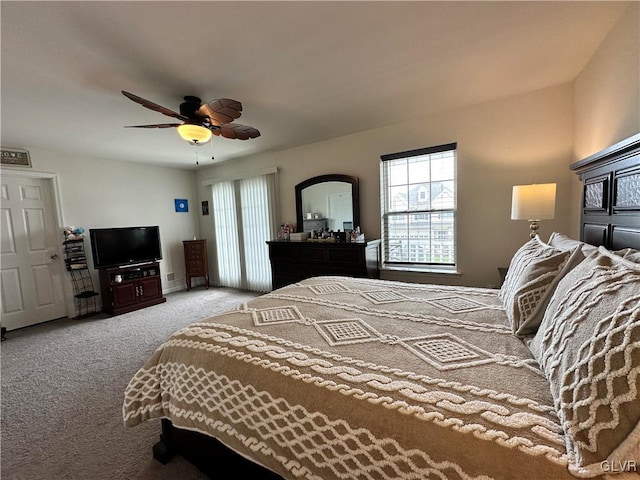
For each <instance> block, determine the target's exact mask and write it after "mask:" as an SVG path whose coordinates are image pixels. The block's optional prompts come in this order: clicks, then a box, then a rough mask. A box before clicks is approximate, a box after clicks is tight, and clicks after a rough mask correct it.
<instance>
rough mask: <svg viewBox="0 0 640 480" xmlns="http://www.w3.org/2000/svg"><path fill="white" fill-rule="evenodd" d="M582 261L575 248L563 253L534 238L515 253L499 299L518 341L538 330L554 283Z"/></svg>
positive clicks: (536, 237) (578, 250)
mask: <svg viewBox="0 0 640 480" xmlns="http://www.w3.org/2000/svg"><path fill="white" fill-rule="evenodd" d="M583 258H584V256H583V255H582V253H581V252H580V249H579V248H578V247H576V248H574V249H573V250H568V251H562V250H559V249H556V248H553V247H550V246H549V245H547V244H545V243H543V242H542V240H540V238H538V236H535V237H534V238H532V239H531V240H529V241H528V242H527V243H525V244H524V245H523V246H522V247H520V249H519V250H518V251H517V252H516V253H515V255H514V256H513V258H512V259H511V263H510V264H509V269H508V270H507V275H506V277H505V279H504V283H503V284H502V287H501V288H500V293H499V298H500V300H501V301H502V304H503V306H504V308H505V310H506V312H507V317H508V318H509V321H510V322H511V327H512V329H513V333H514V334H515V335H517V336H519V337H522V336H525V335H532V334H534V333H535V332H536V330H537V329H538V326H539V325H540V322H541V321H542V316H543V315H544V311H545V307H546V305H547V303H548V302H549V299H550V298H551V294H552V293H553V290H554V288H555V286H556V284H557V282H558V281H559V280H560V278H562V276H564V274H565V273H566V272H567V271H569V269H571V268H573V266H575V265H576V264H577V263H578V262H579V261H581V260H582V259H583Z"/></svg>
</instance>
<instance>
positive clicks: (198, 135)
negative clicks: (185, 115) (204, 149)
mask: <svg viewBox="0 0 640 480" xmlns="http://www.w3.org/2000/svg"><path fill="white" fill-rule="evenodd" d="M178 134H179V135H180V136H181V137H182V138H183V140H186V141H187V142H189V143H191V144H193V145H202V144H205V143H207V142H208V141H209V140H211V135H212V134H211V130H209V129H208V128H205V127H201V126H200V125H191V124H189V123H185V124H184V125H180V126H179V127H178Z"/></svg>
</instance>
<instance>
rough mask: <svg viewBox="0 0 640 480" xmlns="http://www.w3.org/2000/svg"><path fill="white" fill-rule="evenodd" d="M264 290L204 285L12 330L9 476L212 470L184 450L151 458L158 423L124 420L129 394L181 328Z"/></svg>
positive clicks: (7, 350) (192, 476) (191, 475)
mask: <svg viewBox="0 0 640 480" xmlns="http://www.w3.org/2000/svg"><path fill="white" fill-rule="evenodd" d="M256 295H257V294H255V293H252V292H243V291H238V290H233V289H227V288H210V289H209V290H204V289H203V288H201V287H198V288H196V289H192V290H191V291H190V292H186V291H183V292H177V293H173V294H170V295H168V296H167V302H166V303H164V304H161V305H156V306H153V307H149V308H145V309H143V310H139V311H136V312H131V313H127V314H123V315H119V316H116V317H106V316H104V315H100V316H94V317H89V318H86V319H82V320H70V319H62V320H56V321H53V322H49V323H46V324H41V325H37V326H34V327H28V328H25V329H21V330H16V331H12V332H9V333H8V335H7V340H6V341H5V342H2V344H1V346H0V353H1V355H0V357H1V360H2V363H1V369H2V370H1V374H2V382H1V383H2V398H1V406H2V432H1V439H2V443H1V449H2V454H1V455H2V456H1V463H0V466H1V470H0V475H1V476H2V479H7V480H8V479H11V480H14V479H15V480H31V479H45V478H46V479H52V480H53V479H92V480H101V479H105V480H106V479H145V480H146V479H154V480H164V479H167V480H169V479H181V480H199V479H204V478H206V477H205V476H204V475H203V474H202V473H200V472H199V471H198V470H196V469H195V467H193V466H192V465H191V464H189V463H188V462H186V461H185V460H184V459H183V458H182V457H179V456H177V457H175V458H174V459H173V460H172V461H171V462H170V463H168V464H167V465H164V466H163V465H161V464H160V463H159V462H157V461H156V460H154V459H153V457H152V452H151V448H152V446H153V444H154V443H156V442H157V440H158V436H159V434H160V421H159V420H157V421H150V422H146V423H145V424H144V425H139V426H137V427H134V428H125V427H124V426H123V422H122V400H123V392H124V389H125V387H126V385H127V383H128V382H129V380H130V379H131V377H132V376H133V375H134V374H135V372H136V371H137V369H138V368H140V367H141V366H142V365H143V363H144V362H145V361H146V359H147V358H148V357H149V356H150V355H151V354H152V353H153V351H154V350H155V349H156V348H157V347H158V346H159V345H160V344H161V343H162V342H163V341H164V340H165V339H166V338H167V337H168V336H169V335H170V334H171V333H172V332H173V331H175V330H177V329H179V328H181V327H183V326H185V325H187V324H189V323H193V322H196V321H198V320H200V319H202V318H206V317H209V316H211V315H213V314H215V313H219V312H222V311H225V310H229V309H231V308H234V307H236V306H237V305H239V304H241V303H243V302H245V301H247V300H250V299H251V298H253V297H255V296H256Z"/></svg>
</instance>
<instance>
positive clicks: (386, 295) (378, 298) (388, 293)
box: [362, 290, 407, 305]
mask: <svg viewBox="0 0 640 480" xmlns="http://www.w3.org/2000/svg"><path fill="white" fill-rule="evenodd" d="M362 296H363V297H365V298H366V299H368V300H370V301H371V302H373V303H375V304H376V305H381V304H383V303H395V302H404V301H405V300H407V296H406V295H403V294H401V293H398V292H394V291H393V290H380V291H377V292H362Z"/></svg>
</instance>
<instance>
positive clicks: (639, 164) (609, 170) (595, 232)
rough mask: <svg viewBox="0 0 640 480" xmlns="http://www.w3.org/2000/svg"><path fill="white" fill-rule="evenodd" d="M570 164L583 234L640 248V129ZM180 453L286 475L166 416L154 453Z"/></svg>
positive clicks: (215, 467)
mask: <svg viewBox="0 0 640 480" xmlns="http://www.w3.org/2000/svg"><path fill="white" fill-rule="evenodd" d="M570 169H571V170H573V171H574V172H575V173H576V174H577V175H579V177H580V179H581V181H582V211H581V220H580V225H581V226H580V239H581V240H582V241H584V242H587V243H590V244H592V245H597V246H599V245H603V246H605V247H607V248H609V249H611V250H618V249H622V248H636V249H640V134H637V135H634V136H633V137H630V138H628V139H626V140H624V141H622V142H620V143H617V144H615V145H613V146H611V147H609V148H606V149H604V150H602V151H601V152H598V153H596V154H594V155H591V156H589V157H587V158H585V159H584V160H580V161H578V162H575V163H573V164H572V165H571V166H570ZM175 454H180V455H182V456H183V457H184V458H186V459H187V460H189V461H190V462H191V463H193V464H194V465H195V466H196V467H198V468H199V469H200V470H202V471H203V472H204V473H205V474H206V475H208V476H209V477H211V478H214V477H219V476H220V473H221V471H232V472H234V474H237V475H239V476H244V475H248V476H249V478H255V479H264V480H282V477H280V476H279V475H277V474H275V473H273V472H271V471H270V470H267V469H265V468H263V467H261V466H258V465H256V464H255V463H253V462H252V461H250V460H247V459H245V458H244V457H242V456H241V455H239V454H237V453H235V452H233V451H232V450H230V449H229V448H227V447H226V446H225V445H223V444H222V443H221V442H219V441H218V440H216V439H215V438H213V437H209V436H207V435H203V434H201V433H198V432H192V431H187V430H183V429H180V428H176V427H174V426H173V425H172V424H171V421H169V420H167V419H163V420H162V433H161V435H160V441H159V442H158V443H156V444H155V445H154V447H153V456H154V458H156V459H157V460H159V461H160V462H161V463H163V464H165V463H167V462H168V461H169V460H171V458H172V457H173V456H174V455H175ZM223 469H224V470H223Z"/></svg>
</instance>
